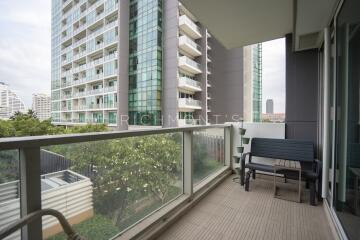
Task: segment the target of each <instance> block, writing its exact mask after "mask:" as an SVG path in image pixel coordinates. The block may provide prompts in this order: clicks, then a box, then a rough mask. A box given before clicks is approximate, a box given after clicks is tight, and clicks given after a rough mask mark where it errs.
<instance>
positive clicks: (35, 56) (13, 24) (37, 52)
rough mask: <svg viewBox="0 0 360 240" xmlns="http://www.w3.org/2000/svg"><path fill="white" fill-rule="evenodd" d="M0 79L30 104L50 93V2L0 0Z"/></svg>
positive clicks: (47, 0) (44, 0)
mask: <svg viewBox="0 0 360 240" xmlns="http://www.w3.org/2000/svg"><path fill="white" fill-rule="evenodd" d="M0 36H1V38H0V81H3V82H6V83H7V84H9V85H10V88H11V89H12V90H14V91H15V92H16V93H17V94H18V95H19V96H20V97H21V98H22V99H23V100H24V102H25V105H26V107H30V106H31V97H32V94H33V93H50V86H51V85H50V68H51V61H50V57H51V1H50V0H0Z"/></svg>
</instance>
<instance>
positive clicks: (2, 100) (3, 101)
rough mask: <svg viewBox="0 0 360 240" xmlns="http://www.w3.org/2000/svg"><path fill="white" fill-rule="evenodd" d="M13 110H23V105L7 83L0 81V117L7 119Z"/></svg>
mask: <svg viewBox="0 0 360 240" xmlns="http://www.w3.org/2000/svg"><path fill="white" fill-rule="evenodd" d="M15 112H25V105H24V103H23V101H22V100H21V99H20V98H19V97H18V96H17V95H16V94H15V93H14V92H13V91H11V90H10V89H9V86H8V85H7V84H5V83H4V82H0V119H9V118H10V117H11V116H12V115H13V114H14V113H15Z"/></svg>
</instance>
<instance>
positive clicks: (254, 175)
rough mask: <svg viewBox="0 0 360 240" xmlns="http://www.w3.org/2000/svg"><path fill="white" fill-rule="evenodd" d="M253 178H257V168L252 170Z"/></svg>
mask: <svg viewBox="0 0 360 240" xmlns="http://www.w3.org/2000/svg"><path fill="white" fill-rule="evenodd" d="M252 178H253V179H255V178H256V171H255V170H253V171H252Z"/></svg>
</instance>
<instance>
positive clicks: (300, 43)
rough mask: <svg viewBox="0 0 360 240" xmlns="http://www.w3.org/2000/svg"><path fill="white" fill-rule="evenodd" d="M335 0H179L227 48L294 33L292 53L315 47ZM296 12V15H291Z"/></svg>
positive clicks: (330, 14)
mask: <svg viewBox="0 0 360 240" xmlns="http://www.w3.org/2000/svg"><path fill="white" fill-rule="evenodd" d="M337 2H338V0H316V1H313V0H295V1H293V0H222V1H219V0H196V1H194V0H182V3H183V4H184V5H185V7H186V8H187V9H188V10H189V11H191V12H192V13H193V15H194V16H195V17H196V18H197V19H198V20H199V21H200V22H201V23H202V24H204V25H205V26H206V27H207V28H208V29H209V32H210V33H211V34H212V35H214V37H215V38H216V39H218V40H219V41H220V42H221V43H222V44H223V45H224V46H225V47H226V48H228V49H230V48H237V47H243V46H246V45H249V44H254V43H258V42H264V41H269V40H273V39H276V38H281V37H284V36H285V35H286V34H288V33H294V34H295V36H296V37H295V41H296V45H295V50H303V49H309V48H314V47H318V45H319V43H320V38H321V35H320V34H321V31H322V29H323V28H324V27H325V26H326V25H327V24H328V23H329V21H330V19H331V16H332V13H333V12H334V9H335V6H336V3H337ZM294 13H295V14H294Z"/></svg>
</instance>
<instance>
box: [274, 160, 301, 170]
mask: <svg viewBox="0 0 360 240" xmlns="http://www.w3.org/2000/svg"><path fill="white" fill-rule="evenodd" d="M274 167H276V168H286V169H294V170H301V164H300V162H298V161H291V160H284V159H276V161H275V164H274Z"/></svg>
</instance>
